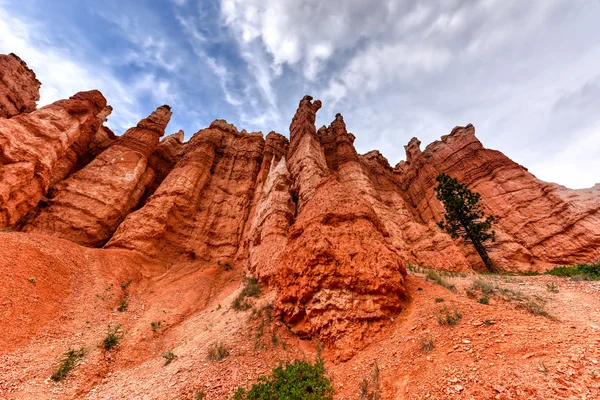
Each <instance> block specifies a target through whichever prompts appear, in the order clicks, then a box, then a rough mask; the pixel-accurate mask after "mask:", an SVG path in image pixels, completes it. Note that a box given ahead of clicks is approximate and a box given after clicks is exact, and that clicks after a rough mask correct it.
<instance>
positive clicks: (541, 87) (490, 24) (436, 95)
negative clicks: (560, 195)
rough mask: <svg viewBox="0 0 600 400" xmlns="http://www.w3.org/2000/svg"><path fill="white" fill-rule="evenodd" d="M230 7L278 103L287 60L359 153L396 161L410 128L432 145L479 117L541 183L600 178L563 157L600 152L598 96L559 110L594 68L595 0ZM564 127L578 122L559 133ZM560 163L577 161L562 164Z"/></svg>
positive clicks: (480, 127) (227, 16)
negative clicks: (599, 144)
mask: <svg viewBox="0 0 600 400" xmlns="http://www.w3.org/2000/svg"><path fill="white" fill-rule="evenodd" d="M221 4H222V10H221V11H222V15H223V19H224V22H225V24H226V25H227V26H229V27H230V29H231V30H232V32H234V34H236V35H237V37H238V40H239V42H240V43H241V47H242V49H243V51H246V52H248V56H247V57H246V58H247V59H248V60H250V59H252V58H253V57H254V56H256V55H258V56H260V57H262V60H263V63H264V62H267V61H270V63H271V65H272V68H271V71H274V72H272V73H271V75H270V76H269V79H268V82H269V83H270V86H271V87H273V88H276V89H275V92H274V93H275V95H276V96H277V99H278V101H279V102H281V100H282V96H284V95H286V93H285V92H282V91H281V90H277V88H279V87H280V82H279V79H280V76H281V77H282V78H281V79H289V77H290V75H289V74H288V75H285V74H281V71H282V68H286V67H287V68H289V69H290V70H291V71H294V72H295V73H296V76H298V75H299V76H301V77H303V78H304V81H303V85H302V86H303V87H304V88H305V89H306V90H307V91H308V90H310V91H311V92H310V94H312V95H314V96H315V97H320V98H322V99H323V100H324V108H323V110H322V111H321V112H320V113H319V115H318V120H319V124H320V123H322V122H326V123H328V122H329V121H330V120H331V119H332V116H333V114H335V112H337V111H341V112H343V113H344V114H345V116H346V118H345V120H346V123H347V124H348V127H349V128H350V129H351V130H352V131H353V132H354V133H355V134H356V135H357V141H356V144H357V148H358V149H359V150H360V151H367V150H369V149H371V148H376V147H378V146H383V147H384V148H385V149H384V152H385V153H387V154H386V156H388V158H389V159H390V161H391V162H392V163H395V162H397V161H398V160H399V159H401V158H403V157H404V154H403V153H404V151H403V145H404V144H406V143H407V142H408V140H409V139H410V138H411V137H412V136H415V135H416V136H418V137H419V138H420V139H421V140H422V141H423V143H424V145H425V144H427V143H429V142H431V141H433V140H436V139H438V138H439V137H440V136H441V135H443V134H446V133H448V132H449V131H450V130H451V129H452V128H453V127H454V126H456V125H466V124H467V123H469V122H471V123H474V124H475V126H476V128H477V134H478V136H479V137H480V139H482V142H483V143H484V145H485V146H487V147H490V148H496V149H499V150H501V151H503V152H504V153H506V154H507V155H508V156H509V157H511V158H513V159H515V161H517V162H519V163H521V164H523V165H525V166H529V167H530V170H531V171H532V172H533V173H534V174H537V175H539V176H540V177H542V178H543V179H548V180H556V181H559V183H563V184H565V185H567V186H572V187H583V186H591V185H593V184H594V182H596V181H598V180H600V179H599V178H598V174H597V173H596V172H595V170H594V169H589V168H586V167H583V166H581V167H579V170H578V172H576V171H577V168H578V167H577V161H574V162H567V161H566V160H567V159H568V158H569V157H576V158H586V159H590V158H593V157H594V153H593V152H592V149H594V151H596V150H595V147H594V146H593V145H589V146H586V143H588V142H589V143H594V140H595V138H596V136H594V135H596V132H597V130H595V127H596V126H597V123H598V121H599V120H600V116H597V115H598V114H597V113H593V112H582V111H581V110H590V109H597V108H598V106H600V99H598V98H596V96H587V97H584V98H581V99H579V100H578V101H579V103H577V104H579V107H578V108H571V109H570V110H569V111H565V110H562V111H557V110H556V109H555V105H556V104H560V103H557V101H558V100H559V99H560V98H561V97H563V96H565V95H566V94H568V93H571V92H572V91H573V89H574V88H575V89H577V88H580V87H583V86H584V85H585V84H586V82H590V81H592V80H593V79H594V78H595V77H596V76H597V65H600V48H599V47H598V46H597V44H596V42H595V40H594V39H592V37H594V36H597V35H590V32H596V33H600V32H599V31H598V28H597V22H595V21H594V18H593V17H592V15H594V14H595V15H597V13H598V12H600V6H599V5H597V4H592V3H590V2H586V1H584V0H578V1H575V2H570V1H567V0H548V1H545V2H523V1H519V0H471V1H442V0H434V1H408V0H407V1H394V2H364V1H346V2H321V1H316V0H314V1H313V0H306V1H296V0H289V1H288V0H277V1H276V0H265V1H259V0H222V2H221ZM265 56H266V58H265ZM588 92H589V90H588ZM594 93H595V92H594ZM302 94H304V93H294V94H291V95H290V96H292V95H294V96H295V97H296V98H299V97H300V96H301V95H302ZM581 102H585V103H586V104H587V105H586V106H583V105H581ZM288 103H290V102H289V101H288ZM291 103H292V104H293V103H294V102H291ZM590 104H591V106H590ZM290 111H291V112H293V110H290ZM290 114H291V113H290ZM557 117H560V118H563V120H560V121H558V120H557ZM563 126H569V127H570V128H571V129H564V130H563V131H561V132H559V131H558V127H563ZM554 143H556V144H554ZM559 160H560V161H559ZM556 163H561V164H562V165H570V167H568V168H564V169H562V170H561V172H559V168H557V167H556V166H555V165H556ZM553 177H554V178H553Z"/></svg>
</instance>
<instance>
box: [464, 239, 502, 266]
mask: <svg viewBox="0 0 600 400" xmlns="http://www.w3.org/2000/svg"><path fill="white" fill-rule="evenodd" d="M471 241H472V242H473V246H475V250H477V254H479V257H481V260H482V261H483V263H484V264H485V267H486V268H487V269H488V271H490V272H498V270H497V269H496V266H495V265H494V263H493V262H492V260H491V259H490V257H489V256H488V253H487V250H486V249H485V247H484V246H483V244H482V243H481V242H479V241H473V240H471Z"/></svg>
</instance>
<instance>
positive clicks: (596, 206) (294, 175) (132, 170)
mask: <svg viewBox="0 0 600 400" xmlns="http://www.w3.org/2000/svg"><path fill="white" fill-rule="evenodd" d="M13 86H14V85H13ZM7 87H12V86H10V85H7ZM320 108H321V102H320V101H319V100H316V101H313V99H312V98H311V97H310V96H305V97H304V98H303V99H302V100H301V101H300V103H299V106H298V109H297V111H296V114H295V116H294V117H293V119H292V123H291V125H290V139H289V140H288V139H287V138H286V137H285V136H283V135H280V134H278V133H275V132H271V133H269V134H268V135H267V136H266V137H264V136H263V134H262V133H260V132H259V133H248V132H246V131H245V130H242V131H238V129H237V128H236V127H234V126H233V125H231V124H228V123H227V122H226V121H223V120H216V121H214V122H213V123H212V124H211V125H210V126H209V127H208V128H206V129H202V130H200V131H198V132H197V133H196V134H194V135H193V136H192V137H191V138H190V139H189V141H187V142H184V135H183V132H182V131H179V132H177V133H176V134H173V135H170V136H167V137H165V138H164V139H163V140H162V141H160V137H162V136H163V135H164V133H165V129H166V126H167V123H168V122H169V120H170V117H171V110H170V108H169V107H168V106H161V107H159V108H158V109H157V110H156V111H155V112H154V113H152V114H151V115H150V116H149V117H148V118H146V119H144V120H142V121H140V123H139V124H138V125H137V126H136V127H134V128H131V129H129V130H128V131H127V132H126V133H125V134H124V135H123V136H120V137H117V136H115V135H114V134H113V133H112V132H111V131H110V129H108V128H107V127H105V126H104V125H103V123H104V122H105V121H106V118H107V117H108V115H109V114H110V112H111V110H112V109H111V108H110V106H107V104H106V100H105V99H104V97H103V96H102V95H101V94H100V93H99V92H97V91H92V92H84V93H79V94H77V95H75V96H73V97H72V98H71V99H69V100H63V101H59V102H56V103H54V104H52V105H49V106H46V107H43V108H41V109H40V110H37V111H33V112H31V113H29V114H27V113H21V114H18V115H14V116H11V118H10V119H6V118H0V146H1V154H0V155H1V157H0V162H1V164H0V227H12V228H13V229H21V230H23V231H25V232H38V233H44V234H49V235H55V236H59V237H61V238H65V239H69V240H71V241H73V242H76V243H79V244H81V245H84V246H89V247H102V246H104V247H105V248H114V249H125V250H128V251H131V252H138V253H142V254H144V255H146V256H151V257H152V258H153V259H154V260H155V261H157V262H163V263H165V264H167V265H169V264H175V263H181V262H185V263H187V262H189V261H194V260H197V261H202V262H205V263H209V264H210V263H214V264H220V265H236V266H238V267H241V268H243V269H244V270H245V271H247V273H248V274H250V275H252V276H255V277H257V278H259V279H260V280H261V281H262V282H263V283H264V284H265V285H266V286H268V287H269V288H271V289H272V290H273V291H274V292H275V308H276V310H277V313H278V314H279V316H280V317H281V319H282V320H283V321H284V322H285V323H286V324H287V325H288V326H289V327H290V328H291V329H292V330H293V331H294V332H295V333H296V334H298V335H299V336H302V337H310V338H319V339H321V340H322V341H324V342H325V343H326V344H327V345H329V346H330V347H332V348H334V349H335V350H336V351H337V355H338V357H339V358H340V359H348V358H349V357H351V356H352V355H353V354H354V353H355V352H356V351H357V350H358V349H360V348H361V347H362V346H364V344H365V343H367V342H368V341H369V340H370V339H369V338H370V337H372V333H374V332H376V331H378V330H379V329H380V328H381V327H382V326H384V325H386V324H387V323H388V321H390V320H391V319H393V318H394V317H395V316H396V314H397V313H398V312H400V311H401V310H402V308H403V306H404V302H405V298H406V292H405V277H406V269H405V266H406V265H407V264H408V263H412V264H424V265H426V266H430V267H433V268H438V269H445V270H453V271H470V270H472V269H473V268H474V269H478V268H482V265H481V261H480V260H479V258H478V257H477V255H476V253H475V251H474V250H473V249H471V248H470V247H468V246H466V245H465V244H464V243H462V242H461V241H460V240H452V239H451V238H450V237H449V236H448V235H447V234H446V233H444V232H443V231H441V230H440V229H439V228H438V226H437V225H436V222H437V221H439V220H440V219H441V216H442V214H443V207H442V204H441V203H440V202H439V201H438V200H437V199H436V198H435V192H434V188H435V186H436V181H435V178H436V176H437V175H438V174H439V173H441V172H445V173H447V174H449V175H451V176H453V177H456V178H457V179H458V180H459V181H461V182H463V183H465V184H467V185H468V186H469V187H470V188H471V189H472V190H474V191H477V192H479V193H480V194H481V196H482V197H481V201H482V202H483V204H484V206H485V207H486V210H487V212H488V213H491V214H494V215H495V216H497V219H498V225H497V226H496V227H495V229H496V231H497V238H498V240H497V242H496V243H495V244H494V245H493V246H492V247H491V248H490V256H491V257H492V259H493V260H494V261H495V262H496V264H497V265H498V266H499V267H500V268H501V269H503V270H506V271H525V270H536V271H541V270H543V269H545V268H548V267H550V266H552V265H557V264H571V263H576V262H589V261H593V260H595V259H597V258H599V257H600V185H596V186H595V187H594V188H591V189H587V190H569V189H566V188H564V187H561V186H558V185H555V184H551V183H546V182H542V181H540V180H538V179H536V178H535V177H534V176H533V175H531V174H530V173H529V172H527V170H526V169H525V168H524V167H522V166H520V165H518V164H516V163H514V162H512V161H511V160H510V159H508V158H507V157H506V156H504V155H503V154H502V153H500V152H498V151H494V150H489V149H485V148H484V147H483V145H482V144H481V142H480V141H479V140H478V139H477V138H476V137H475V131H474V128H473V127H472V126H471V125H468V126H466V127H458V128H455V129H454V130H453V131H452V132H451V133H450V134H449V135H446V136H443V137H442V139H441V141H437V142H434V143H432V144H431V145H429V146H427V148H426V149H425V150H424V151H421V150H420V147H419V146H420V142H419V141H418V139H416V138H415V139H412V140H411V141H410V142H409V144H408V145H407V146H406V161H403V162H401V163H399V164H398V165H397V166H396V167H394V168H392V167H391V166H390V165H389V163H388V161H387V160H386V159H385V157H383V155H381V154H380V153H379V152H378V151H371V152H369V153H367V154H364V155H360V154H358V153H357V152H356V150H355V148H354V144H353V143H354V138H355V137H354V135H353V134H352V133H349V132H348V131H347V129H346V125H345V122H344V118H343V116H342V115H340V114H337V115H336V116H335V119H334V120H333V121H332V122H331V124H330V125H329V126H324V127H322V128H320V129H319V130H317V129H316V127H315V119H316V113H317V112H318V110H319V109H320ZM23 110H24V109H23ZM20 112H23V111H22V110H21V111H20ZM128 254H129V253H128Z"/></svg>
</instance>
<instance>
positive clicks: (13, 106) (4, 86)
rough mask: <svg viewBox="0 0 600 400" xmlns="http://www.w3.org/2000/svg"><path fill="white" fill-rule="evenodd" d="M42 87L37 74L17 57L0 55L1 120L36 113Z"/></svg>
mask: <svg viewBox="0 0 600 400" xmlns="http://www.w3.org/2000/svg"><path fill="white" fill-rule="evenodd" d="M40 86H41V83H40V81H38V80H37V78H36V77H35V73H34V72H33V71H32V70H31V69H29V68H28V67H27V64H25V62H24V61H23V60H21V59H20V58H19V57H18V56H17V55H15V54H13V53H10V54H9V55H6V54H0V118H10V117H14V116H15V115H19V114H21V113H30V112H32V111H34V110H35V108H36V103H37V101H38V100H39V99H40Z"/></svg>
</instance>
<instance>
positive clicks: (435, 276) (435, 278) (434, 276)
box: [425, 269, 456, 292]
mask: <svg viewBox="0 0 600 400" xmlns="http://www.w3.org/2000/svg"><path fill="white" fill-rule="evenodd" d="M425 279H427V280H428V281H432V282H435V283H437V284H438V285H440V286H443V287H445V288H446V289H449V290H451V291H453V292H454V291H456V286H455V285H453V284H452V283H449V282H448V281H446V280H445V279H444V278H442V275H440V274H439V273H438V272H437V271H434V270H432V269H430V270H428V271H427V275H425Z"/></svg>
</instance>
